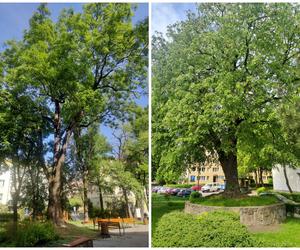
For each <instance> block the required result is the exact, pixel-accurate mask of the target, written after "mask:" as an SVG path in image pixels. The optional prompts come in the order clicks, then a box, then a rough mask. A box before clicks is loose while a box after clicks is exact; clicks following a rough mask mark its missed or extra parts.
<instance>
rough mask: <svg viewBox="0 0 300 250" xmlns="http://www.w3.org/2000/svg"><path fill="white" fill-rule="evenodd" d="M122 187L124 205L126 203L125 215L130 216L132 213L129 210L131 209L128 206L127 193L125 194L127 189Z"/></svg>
mask: <svg viewBox="0 0 300 250" xmlns="http://www.w3.org/2000/svg"><path fill="white" fill-rule="evenodd" d="M122 189H123V195H124V200H125V205H126V216H127V217H128V218H132V217H133V215H132V212H131V209H130V207H129V201H128V195H127V190H126V189H125V188H122Z"/></svg>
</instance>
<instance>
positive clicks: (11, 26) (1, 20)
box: [0, 3, 148, 145]
mask: <svg viewBox="0 0 300 250" xmlns="http://www.w3.org/2000/svg"><path fill="white" fill-rule="evenodd" d="M82 5H83V4H81V3H49V4H48V8H49V9H50V11H51V17H52V19H53V20H54V21H55V20H57V18H58V16H59V14H60V11H61V10H62V9H63V8H70V7H72V8H73V9H74V10H75V12H81V10H82ZM38 6H39V3H0V51H1V50H3V48H4V43H5V41H7V40H11V39H16V40H20V39H22V36H23V32H24V30H25V29H27V28H28V27H29V19H30V18H31V16H32V14H33V12H34V11H35V10H36V9H37V7H38ZM147 16H148V4H147V3H141V4H137V9H136V11H135V15H134V16H133V19H132V20H133V23H136V22H138V21H140V20H143V19H144V18H146V17H147ZM136 102H137V103H138V104H139V105H141V106H144V107H145V106H147V105H148V96H142V97H141V99H139V100H137V101H136ZM101 131H102V133H103V134H104V135H105V136H106V137H107V138H108V139H109V141H110V143H111V144H112V145H115V143H116V142H115V141H114V139H113V138H112V134H111V133H112V131H111V129H110V128H108V127H106V126H103V125H102V126H101Z"/></svg>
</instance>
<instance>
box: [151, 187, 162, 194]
mask: <svg viewBox="0 0 300 250" xmlns="http://www.w3.org/2000/svg"><path fill="white" fill-rule="evenodd" d="M160 188H161V187H160V186H157V187H153V188H152V193H157V191H158V190H159V189H160Z"/></svg>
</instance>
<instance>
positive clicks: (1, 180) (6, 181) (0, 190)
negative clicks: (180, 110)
mask: <svg viewBox="0 0 300 250" xmlns="http://www.w3.org/2000/svg"><path fill="white" fill-rule="evenodd" d="M10 178H11V175H10V171H9V170H8V171H6V172H4V173H2V174H0V204H1V205H7V204H8V202H9V201H10V200H11V196H10V184H11V180H10Z"/></svg>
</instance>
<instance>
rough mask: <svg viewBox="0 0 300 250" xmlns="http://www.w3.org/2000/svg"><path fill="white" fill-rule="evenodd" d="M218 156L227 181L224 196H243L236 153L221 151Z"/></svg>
mask: <svg viewBox="0 0 300 250" xmlns="http://www.w3.org/2000/svg"><path fill="white" fill-rule="evenodd" d="M218 154H219V161H220V163H221V166H222V169H223V172H224V174H225V179H226V187H225V191H224V195H226V196H228V197H238V196H240V195H241V191H240V187H239V181H238V169H237V167H238V166H237V156H236V154H235V153H234V152H229V153H227V154H226V153H225V152H224V151H219V152H218Z"/></svg>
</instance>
